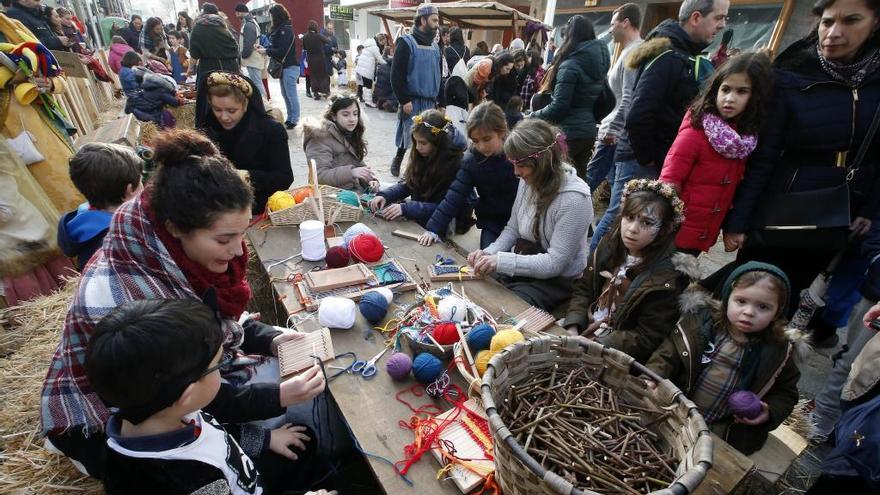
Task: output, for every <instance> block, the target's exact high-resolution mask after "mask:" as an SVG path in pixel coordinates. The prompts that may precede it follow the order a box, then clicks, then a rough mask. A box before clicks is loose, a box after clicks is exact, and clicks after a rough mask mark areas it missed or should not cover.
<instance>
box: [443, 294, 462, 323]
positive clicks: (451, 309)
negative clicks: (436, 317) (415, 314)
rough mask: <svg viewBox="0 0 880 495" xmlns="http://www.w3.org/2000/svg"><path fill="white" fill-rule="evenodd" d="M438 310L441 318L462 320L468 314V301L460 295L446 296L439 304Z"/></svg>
mask: <svg viewBox="0 0 880 495" xmlns="http://www.w3.org/2000/svg"><path fill="white" fill-rule="evenodd" d="M437 312H438V313H439V314H440V319H441V320H445V321H457V322H460V321H462V320H464V317H465V315H467V303H466V302H464V299H462V298H460V297H458V296H446V297H444V298H443V299H441V300H440V304H438V305H437Z"/></svg>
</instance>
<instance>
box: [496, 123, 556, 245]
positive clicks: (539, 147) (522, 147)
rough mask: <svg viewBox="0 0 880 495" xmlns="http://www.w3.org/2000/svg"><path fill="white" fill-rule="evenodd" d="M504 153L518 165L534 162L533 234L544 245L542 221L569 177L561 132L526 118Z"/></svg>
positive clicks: (511, 137) (514, 133) (508, 140)
mask: <svg viewBox="0 0 880 495" xmlns="http://www.w3.org/2000/svg"><path fill="white" fill-rule="evenodd" d="M504 154H505V155H507V159H508V160H510V161H511V162H514V163H517V162H520V161H522V162H523V165H524V166H528V163H526V161H529V162H532V163H534V165H532V169H533V170H534V173H533V175H532V180H531V182H530V184H529V187H531V188H532V189H533V190H534V191H535V195H536V197H537V199H536V203H537V208H536V212H535V223H534V227H533V228H534V231H533V234H534V236H535V240H536V241H537V242H539V243H540V242H541V226H540V223H541V218H543V217H544V214H545V213H547V208H549V207H550V203H551V202H552V201H553V198H555V197H556V195H557V194H558V193H559V189H560V188H561V187H562V181H563V179H564V178H565V169H564V165H563V160H564V159H565V149H564V145H563V144H562V140H561V134H560V131H559V129H557V128H555V127H553V126H551V125H550V124H548V123H547V122H545V121H543V120H541V119H526V120H524V121H522V122H520V123H519V124H517V125H516V127H514V128H513V131H512V132H511V133H510V135H509V136H508V137H507V140H505V141H504Z"/></svg>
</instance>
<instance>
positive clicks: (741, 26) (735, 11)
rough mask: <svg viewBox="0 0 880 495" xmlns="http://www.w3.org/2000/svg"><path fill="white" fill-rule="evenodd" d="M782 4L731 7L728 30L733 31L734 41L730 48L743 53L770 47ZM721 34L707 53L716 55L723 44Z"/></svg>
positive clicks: (716, 37)
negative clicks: (719, 46)
mask: <svg viewBox="0 0 880 495" xmlns="http://www.w3.org/2000/svg"><path fill="white" fill-rule="evenodd" d="M782 6H783V4H782V2H780V3H767V4H757V5H731V6H730V10H729V20H728V21H727V28H726V29H732V30H733V39H732V40H731V42H730V45H731V46H730V47H729V48H739V49H740V50H742V51H754V50H757V49H759V48H764V47H767V46H769V45H770V36H771V35H772V34H773V28H775V27H776V22H777V21H778V20H779V17H780V14H781V13H782ZM721 34H722V33H718V34H717V35H716V36H715V40H714V41H713V42H712V44H711V45H710V46H709V48H708V49H707V51H708V52H709V53H715V51H716V50H717V49H718V45H720V44H721Z"/></svg>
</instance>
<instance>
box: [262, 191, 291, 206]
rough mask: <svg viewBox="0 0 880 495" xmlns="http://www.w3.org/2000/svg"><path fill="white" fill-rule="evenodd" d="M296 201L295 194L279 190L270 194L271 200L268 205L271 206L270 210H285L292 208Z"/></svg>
mask: <svg viewBox="0 0 880 495" xmlns="http://www.w3.org/2000/svg"><path fill="white" fill-rule="evenodd" d="M295 204H296V201H294V199H293V196H291V195H290V193H289V192H287V191H278V192H276V193H275V194H273V195H271V196H269V201H268V202H267V203H266V205H267V206H268V207H269V211H278V210H283V209H285V208H290V207H291V206H293V205H295Z"/></svg>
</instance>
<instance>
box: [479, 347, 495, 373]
mask: <svg viewBox="0 0 880 495" xmlns="http://www.w3.org/2000/svg"><path fill="white" fill-rule="evenodd" d="M495 354H498V353H497V352H495V351H480V352H479V354H477V358H476V359H474V364H475V365H476V366H477V372H479V373H480V377H482V376H483V375H485V374H486V368H488V367H489V360H491V359H492V356H494V355H495Z"/></svg>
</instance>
